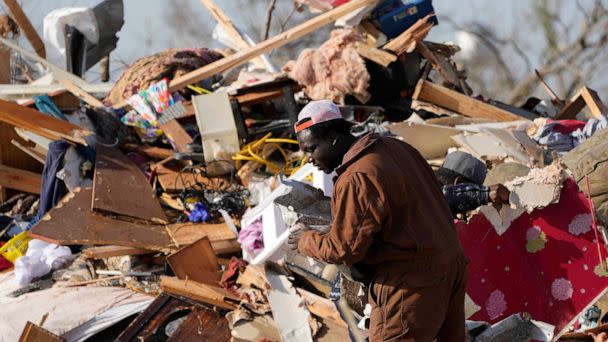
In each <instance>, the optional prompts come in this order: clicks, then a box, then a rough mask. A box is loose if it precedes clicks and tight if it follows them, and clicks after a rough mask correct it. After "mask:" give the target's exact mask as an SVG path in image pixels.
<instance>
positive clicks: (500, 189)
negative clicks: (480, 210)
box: [489, 184, 511, 204]
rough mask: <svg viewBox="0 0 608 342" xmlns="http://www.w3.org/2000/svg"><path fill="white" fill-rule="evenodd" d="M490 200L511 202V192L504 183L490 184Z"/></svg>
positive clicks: (504, 202)
mask: <svg viewBox="0 0 608 342" xmlns="http://www.w3.org/2000/svg"><path fill="white" fill-rule="evenodd" d="M489 188H490V202H492V203H494V204H509V195H510V194H511V192H510V191H509V189H507V187H505V186H504V185H502V184H494V185H490V186H489Z"/></svg>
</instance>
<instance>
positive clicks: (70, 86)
mask: <svg viewBox="0 0 608 342" xmlns="http://www.w3.org/2000/svg"><path fill="white" fill-rule="evenodd" d="M59 83H61V85H62V86H64V87H65V89H67V90H68V91H69V92H70V93H72V94H74V95H75V96H76V97H78V98H79V99H81V100H82V101H84V102H85V103H86V104H88V105H90V106H92V107H93V108H103V107H104V105H103V102H101V101H100V100H99V99H97V98H95V97H94V96H93V95H91V94H89V93H87V92H86V91H84V89H82V88H80V87H79V86H77V85H76V84H74V82H72V81H68V80H59Z"/></svg>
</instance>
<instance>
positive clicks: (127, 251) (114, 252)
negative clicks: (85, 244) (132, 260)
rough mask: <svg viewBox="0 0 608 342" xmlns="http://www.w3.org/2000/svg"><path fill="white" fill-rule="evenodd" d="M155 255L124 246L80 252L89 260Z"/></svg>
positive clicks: (96, 248) (88, 249)
mask: <svg viewBox="0 0 608 342" xmlns="http://www.w3.org/2000/svg"><path fill="white" fill-rule="evenodd" d="M151 253H156V252H154V251H150V250H147V249H141V248H134V247H126V246H99V247H89V248H86V249H83V250H82V254H83V255H84V256H85V257H87V258H89V259H105V258H111V257H117V256H126V255H142V254H151Z"/></svg>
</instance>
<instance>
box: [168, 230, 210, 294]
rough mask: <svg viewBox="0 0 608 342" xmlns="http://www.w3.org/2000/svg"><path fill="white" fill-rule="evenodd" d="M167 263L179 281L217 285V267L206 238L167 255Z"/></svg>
mask: <svg viewBox="0 0 608 342" xmlns="http://www.w3.org/2000/svg"><path fill="white" fill-rule="evenodd" d="M167 262H168V263H169V266H171V269H172V270H173V272H174V273H175V275H176V276H177V277H178V278H180V279H191V280H194V281H196V282H199V283H202V284H208V285H212V286H217V285H218V266H219V265H218V262H217V257H216V256H215V252H214V251H213V247H212V246H211V242H210V241H209V239H208V238H207V237H206V236H205V237H203V238H202V239H200V240H198V241H196V242H194V243H193V244H191V245H189V246H186V247H184V248H181V249H180V250H179V251H177V252H175V253H173V254H171V255H169V256H168V257H167Z"/></svg>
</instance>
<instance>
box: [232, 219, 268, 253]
mask: <svg viewBox="0 0 608 342" xmlns="http://www.w3.org/2000/svg"><path fill="white" fill-rule="evenodd" d="M263 230H264V225H263V224H262V218H259V219H257V220H255V221H253V222H252V223H251V224H249V225H248V226H246V227H244V228H243V229H241V231H240V232H239V238H238V242H239V243H240V244H241V247H242V248H243V249H244V250H246V251H247V252H248V253H249V254H251V255H253V256H256V255H258V253H260V252H261V251H263V250H264V237H263Z"/></svg>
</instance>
